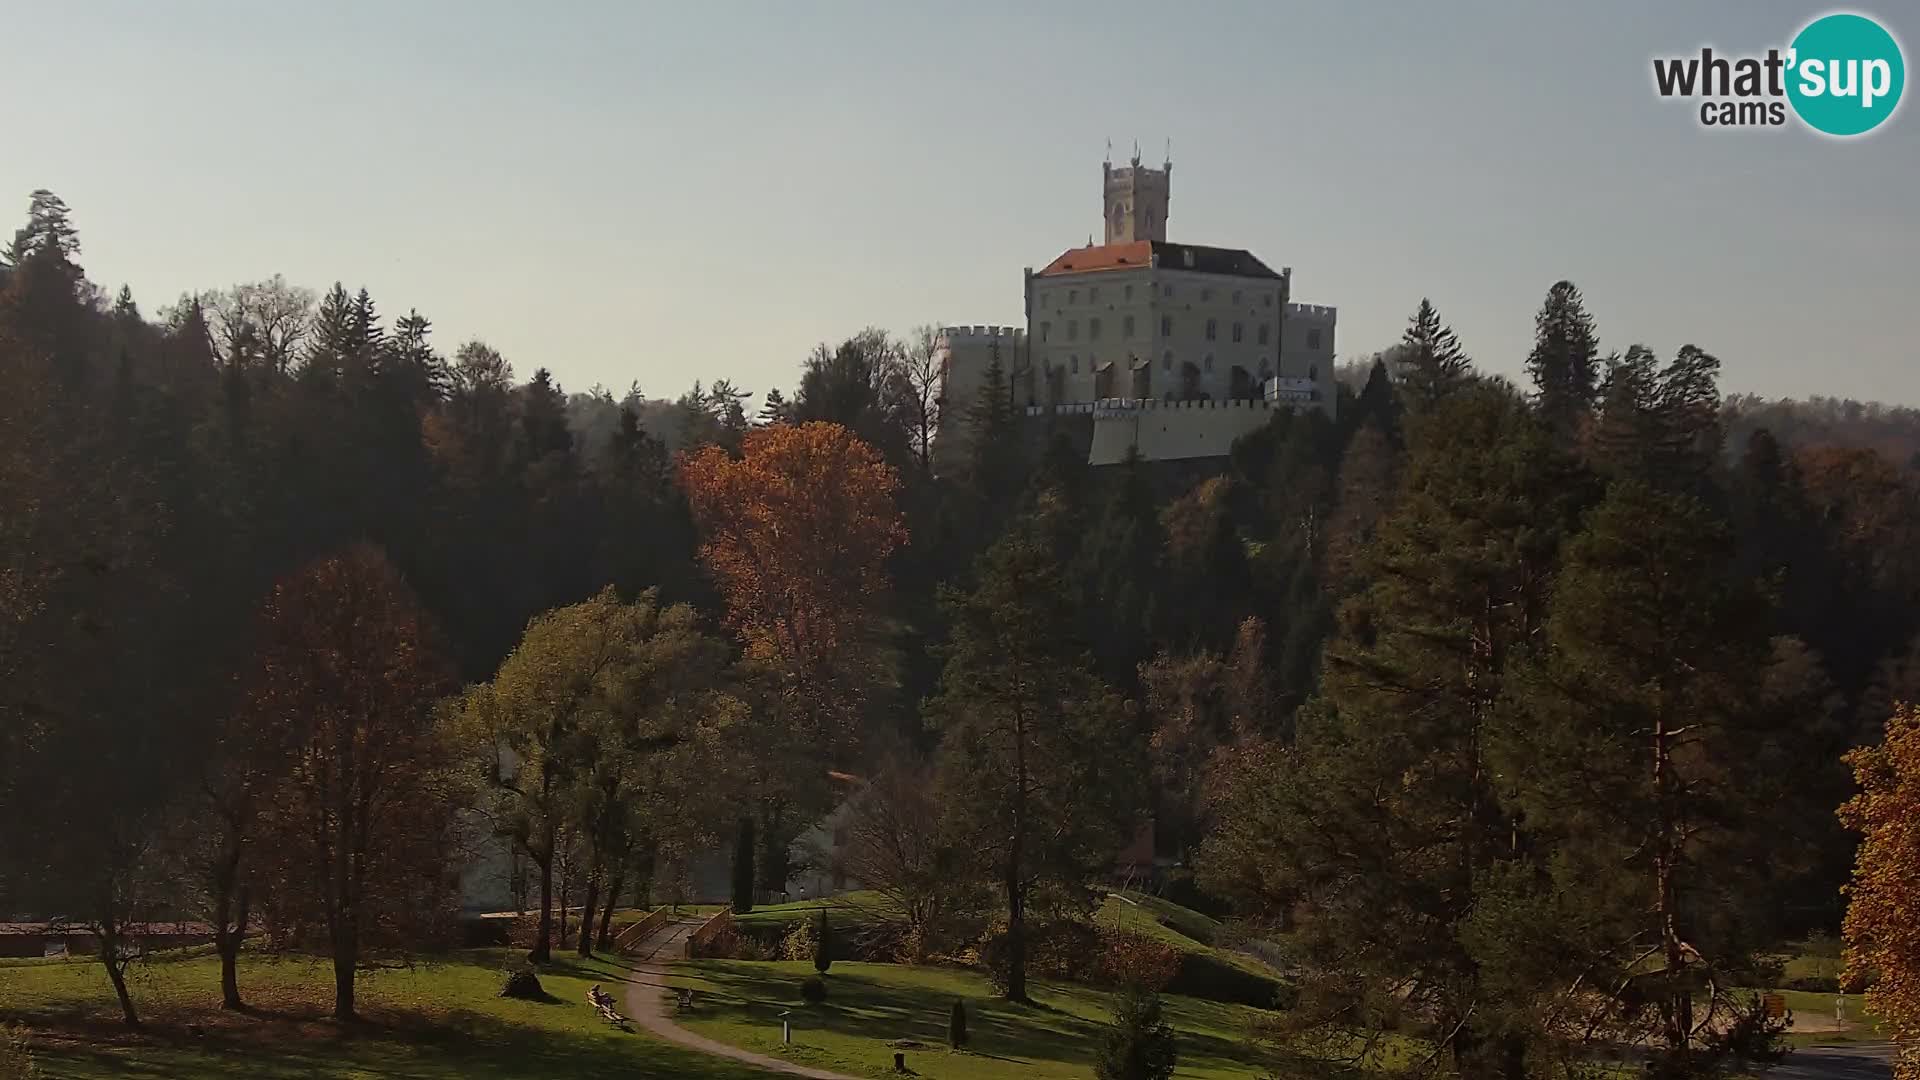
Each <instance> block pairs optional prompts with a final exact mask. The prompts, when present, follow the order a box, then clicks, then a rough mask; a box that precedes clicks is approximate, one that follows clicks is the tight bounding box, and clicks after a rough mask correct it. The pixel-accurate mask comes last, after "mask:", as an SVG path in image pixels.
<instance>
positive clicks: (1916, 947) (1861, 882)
mask: <svg viewBox="0 0 1920 1080" xmlns="http://www.w3.org/2000/svg"><path fill="white" fill-rule="evenodd" d="M1846 760H1847V764H1849V765H1851V766H1852V767H1853V774H1854V778H1855V780H1856V781H1857V782H1858V783H1859V785H1860V791H1859V793H1858V794H1856V795H1854V796H1853V798H1852V799H1850V800H1848V802H1847V804H1846V805H1845V806H1843V807H1841V808H1840V819H1841V821H1843V822H1844V823H1845V824H1846V825H1847V827H1848V828H1850V829H1853V830H1855V831H1857V832H1859V833H1860V835H1861V841H1860V850H1859V852H1858V854H1857V855H1856V856H1855V862H1854V871H1853V881H1852V883H1851V884H1849V885H1848V886H1847V895H1848V899H1849V903H1848V905H1847V916H1846V924H1845V928H1844V929H1845V938H1846V960H1847V973H1848V978H1851V979H1865V978H1867V977H1868V976H1872V978H1873V981H1872V982H1871V983H1870V984H1869V986H1868V988H1867V1007H1868V1008H1869V1009H1870V1010H1872V1012H1873V1014H1874V1015H1875V1016H1877V1017H1879V1018H1880V1022H1881V1023H1882V1024H1883V1025H1886V1027H1887V1029H1888V1030H1887V1033H1888V1034H1889V1035H1891V1036H1893V1038H1894V1039H1896V1040H1898V1041H1899V1042H1901V1043H1902V1044H1904V1047H1905V1049H1904V1050H1902V1052H1901V1054H1900V1058H1899V1060H1898V1062H1897V1063H1896V1064H1895V1066H1894V1072H1895V1075H1896V1076H1897V1077H1898V1078H1899V1080H1913V1078H1914V1077H1920V920H1916V919H1915V918H1914V910H1915V908H1916V906H1917V905H1920V710H1916V709H1915V708H1914V707H1913V706H1912V705H1902V706H1901V708H1900V709H1899V711H1898V712H1897V713H1895V714H1894V715H1893V716H1892V717H1891V718H1890V719H1888V721H1887V728H1886V737H1885V738H1884V739H1883V740H1882V741H1881V742H1880V743H1879V744H1878V745H1874V746H1863V747H1860V748H1859V749H1856V750H1854V751H1852V752H1851V753H1849V754H1848V755H1847V758H1846Z"/></svg>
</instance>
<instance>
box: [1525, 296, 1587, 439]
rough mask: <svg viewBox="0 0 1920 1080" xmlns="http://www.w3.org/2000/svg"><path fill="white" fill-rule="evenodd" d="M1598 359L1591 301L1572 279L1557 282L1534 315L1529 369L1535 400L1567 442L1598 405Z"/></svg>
mask: <svg viewBox="0 0 1920 1080" xmlns="http://www.w3.org/2000/svg"><path fill="white" fill-rule="evenodd" d="M1599 365H1600V339H1599V337H1598V336H1597V335H1596V334H1595V333H1594V329H1593V319H1592V317H1591V316H1589V315H1588V314H1587V308H1586V301H1585V300H1583V299H1582V298H1581V296H1580V290H1579V289H1578V288H1576V287H1574V284H1573V282H1571V281H1561V282H1557V283H1555V284H1554V286H1553V288H1551V289H1549V290H1547V299H1546V302H1545V303H1543V304H1542V305H1541V306H1540V313H1539V314H1538V315H1536V316H1534V320H1533V351H1532V352H1530V353H1528V354H1527V374H1528V375H1530V376H1531V377H1532V378H1533V385H1534V391H1535V392H1534V403H1535V405H1536V406H1537V407H1538V408H1539V410H1540V415H1541V416H1542V417H1544V418H1545V419H1546V421H1547V423H1548V424H1549V425H1550V426H1551V427H1552V428H1553V430H1554V431H1555V432H1556V433H1557V434H1558V435H1559V436H1560V439H1561V443H1562V445H1569V444H1571V442H1572V440H1573V439H1574V437H1575V436H1577V435H1578V434H1579V430H1580V425H1581V423H1582V422H1583V421H1584V420H1585V419H1586V416H1587V413H1588V411H1589V410H1590V409H1592V407H1593V400H1594V394H1595V392H1596V390H1597V389H1598V382H1599V376H1600V371H1599Z"/></svg>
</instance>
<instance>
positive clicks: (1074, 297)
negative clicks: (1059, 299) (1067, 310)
mask: <svg viewBox="0 0 1920 1080" xmlns="http://www.w3.org/2000/svg"><path fill="white" fill-rule="evenodd" d="M1079 302H1080V290H1079V289H1068V290H1067V303H1069V304H1077V303H1079Z"/></svg>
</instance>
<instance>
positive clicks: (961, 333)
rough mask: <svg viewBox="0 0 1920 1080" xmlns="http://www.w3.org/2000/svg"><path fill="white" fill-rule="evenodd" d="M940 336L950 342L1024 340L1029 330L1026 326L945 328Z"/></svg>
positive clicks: (942, 328)
mask: <svg viewBox="0 0 1920 1080" xmlns="http://www.w3.org/2000/svg"><path fill="white" fill-rule="evenodd" d="M940 336H941V337H943V338H946V339H948V340H949V341H986V340H990V339H993V338H1002V339H1005V338H1024V337H1026V336H1027V330H1026V327H1024V326H981V325H979V324H977V323H976V324H974V325H972V326H943V327H941V328H940Z"/></svg>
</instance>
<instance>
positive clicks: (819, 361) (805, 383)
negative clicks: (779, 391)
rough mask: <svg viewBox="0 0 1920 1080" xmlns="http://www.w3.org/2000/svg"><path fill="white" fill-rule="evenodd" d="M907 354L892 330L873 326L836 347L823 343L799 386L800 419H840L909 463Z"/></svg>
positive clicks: (893, 458) (889, 456) (796, 409)
mask: <svg viewBox="0 0 1920 1080" xmlns="http://www.w3.org/2000/svg"><path fill="white" fill-rule="evenodd" d="M902 353H903V349H902V347H901V345H900V344H899V343H898V342H895V341H893V340H892V339H890V338H889V337H887V334H886V331H884V330H876V329H873V328H871V327H869V328H867V329H866V330H862V331H861V332H860V333H858V334H855V335H854V336H852V337H850V338H848V339H847V340H845V341H843V342H841V343H840V344H839V345H837V346H835V347H833V348H831V349H829V348H828V347H827V346H826V345H825V344H824V343H822V344H821V345H819V346H817V347H816V348H815V349H814V350H813V354H812V355H811V356H809V357H807V360H806V364H805V365H804V366H803V367H802V369H801V372H800V387H799V389H798V390H796V391H794V395H793V419H794V421H795V422H796V423H802V424H804V423H807V422H809V421H825V422H827V423H831V424H838V425H840V426H841V427H844V428H846V429H847V430H849V431H851V432H853V434H854V435H855V436H856V437H858V438H859V439H860V440H861V441H862V442H864V443H866V444H867V445H869V446H872V447H874V448H875V449H877V450H879V451H880V453H881V455H882V456H883V457H884V458H885V459H886V460H887V461H890V462H902V463H904V461H905V460H906V458H907V456H908V453H909V445H910V441H911V437H912V431H911V428H910V425H911V424H912V423H913V416H912V411H911V408H910V404H911V400H912V392H911V390H910V387H909V383H908V380H907V377H906V373H905V370H904V359H903V356H902Z"/></svg>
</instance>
